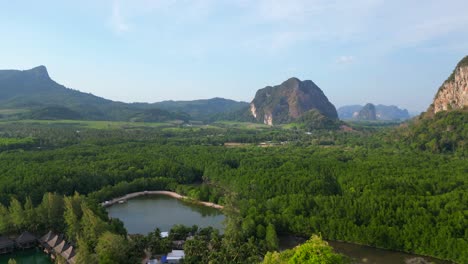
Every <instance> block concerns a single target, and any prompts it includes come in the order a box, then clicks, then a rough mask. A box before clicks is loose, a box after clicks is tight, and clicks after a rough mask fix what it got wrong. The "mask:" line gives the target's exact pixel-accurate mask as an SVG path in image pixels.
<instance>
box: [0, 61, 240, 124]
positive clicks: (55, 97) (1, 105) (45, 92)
mask: <svg viewBox="0 0 468 264" xmlns="http://www.w3.org/2000/svg"><path fill="white" fill-rule="evenodd" d="M247 106H248V103H245V102H236V101H233V100H228V99H223V98H213V99H206V100H195V101H165V102H160V103H154V104H150V103H122V102H116V101H112V100H108V99H104V98H101V97H98V96H95V95H92V94H89V93H83V92H80V91H77V90H73V89H69V88H67V87H65V86H63V85H60V84H58V83H56V82H55V81H53V80H52V79H51V78H50V76H49V73H48V72H47V69H46V67H44V66H39V67H36V68H33V69H30V70H25V71H20V70H0V118H9V119H12V118H17V119H25V118H30V119H72V120H75V119H83V120H116V121H148V122H149V121H151V122H160V121H167V120H184V121H188V120H190V119H196V120H204V119H208V118H209V117H210V116H211V115H217V114H222V113H225V112H230V111H235V110H238V109H241V108H242V107H247Z"/></svg>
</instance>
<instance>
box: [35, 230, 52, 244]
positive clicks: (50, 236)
mask: <svg viewBox="0 0 468 264" xmlns="http://www.w3.org/2000/svg"><path fill="white" fill-rule="evenodd" d="M54 236H55V234H54V233H53V232H52V231H49V233H47V234H45V235H44V236H43V237H41V238H40V239H39V240H40V241H41V242H48V241H49V240H51V239H52V238H53V237H54Z"/></svg>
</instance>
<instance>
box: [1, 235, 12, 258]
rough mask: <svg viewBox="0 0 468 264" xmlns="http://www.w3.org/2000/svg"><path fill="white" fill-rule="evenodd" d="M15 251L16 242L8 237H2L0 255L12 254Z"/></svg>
mask: <svg viewBox="0 0 468 264" xmlns="http://www.w3.org/2000/svg"><path fill="white" fill-rule="evenodd" d="M14 249H15V242H14V241H13V240H11V239H9V238H8V237H4V236H0V254H6V253H11V252H13V250H14Z"/></svg>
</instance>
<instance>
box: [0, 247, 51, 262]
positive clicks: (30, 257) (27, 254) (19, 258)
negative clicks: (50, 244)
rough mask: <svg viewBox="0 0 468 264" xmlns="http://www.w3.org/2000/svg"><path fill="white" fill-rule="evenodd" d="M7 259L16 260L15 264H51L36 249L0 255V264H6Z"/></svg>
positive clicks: (45, 256) (42, 253) (44, 255)
mask: <svg viewBox="0 0 468 264" xmlns="http://www.w3.org/2000/svg"><path fill="white" fill-rule="evenodd" d="M9 259H14V260H16V263H17V264H52V261H51V260H50V258H49V256H47V255H46V254H44V252H42V251H41V250H40V249H38V248H35V249H29V250H25V251H15V252H14V253H12V254H6V255H0V264H7V263H8V260H9Z"/></svg>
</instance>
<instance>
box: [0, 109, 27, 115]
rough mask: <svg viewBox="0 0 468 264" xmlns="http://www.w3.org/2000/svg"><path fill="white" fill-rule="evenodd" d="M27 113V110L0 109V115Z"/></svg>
mask: <svg viewBox="0 0 468 264" xmlns="http://www.w3.org/2000/svg"><path fill="white" fill-rule="evenodd" d="M26 112H29V110H28V109H0V115H15V114H22V113H26Z"/></svg>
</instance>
